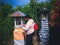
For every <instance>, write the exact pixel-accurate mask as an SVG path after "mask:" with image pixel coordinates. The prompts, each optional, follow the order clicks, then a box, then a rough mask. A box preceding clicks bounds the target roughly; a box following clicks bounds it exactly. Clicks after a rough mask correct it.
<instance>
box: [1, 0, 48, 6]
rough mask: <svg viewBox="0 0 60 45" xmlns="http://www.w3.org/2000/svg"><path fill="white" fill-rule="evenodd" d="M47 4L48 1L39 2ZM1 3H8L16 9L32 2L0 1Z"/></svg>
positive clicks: (39, 0) (17, 0)
mask: <svg viewBox="0 0 60 45" xmlns="http://www.w3.org/2000/svg"><path fill="white" fill-rule="evenodd" d="M42 1H43V2H45V1H47V2H48V0H38V2H39V3H40V2H42ZM0 2H5V3H8V4H11V5H12V6H13V7H16V6H24V5H26V4H28V3H29V2H30V0H0Z"/></svg>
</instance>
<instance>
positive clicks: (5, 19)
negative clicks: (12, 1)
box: [0, 3, 13, 45]
mask: <svg viewBox="0 0 60 45" xmlns="http://www.w3.org/2000/svg"><path fill="white" fill-rule="evenodd" d="M0 9H1V10H0V42H1V43H0V44H1V45H6V43H8V42H7V41H8V40H9V39H11V38H12V37H11V36H12V32H13V20H12V19H11V18H10V17H9V15H10V14H11V13H12V12H13V10H12V6H11V5H9V4H5V3H1V5H0ZM4 42H5V43H4Z"/></svg>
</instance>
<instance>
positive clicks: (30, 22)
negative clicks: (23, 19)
mask: <svg viewBox="0 0 60 45" xmlns="http://www.w3.org/2000/svg"><path fill="white" fill-rule="evenodd" d="M33 23H34V21H33V20H32V19H30V20H29V21H28V22H27V24H26V25H25V27H22V28H23V29H24V30H26V31H27V30H29V29H30V27H31V26H32V25H33Z"/></svg>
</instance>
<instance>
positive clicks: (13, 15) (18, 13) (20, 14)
mask: <svg viewBox="0 0 60 45" xmlns="http://www.w3.org/2000/svg"><path fill="white" fill-rule="evenodd" d="M10 16H11V17H24V16H25V14H24V13H22V12H21V11H17V12H14V13H12V14H11V15H10Z"/></svg>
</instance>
